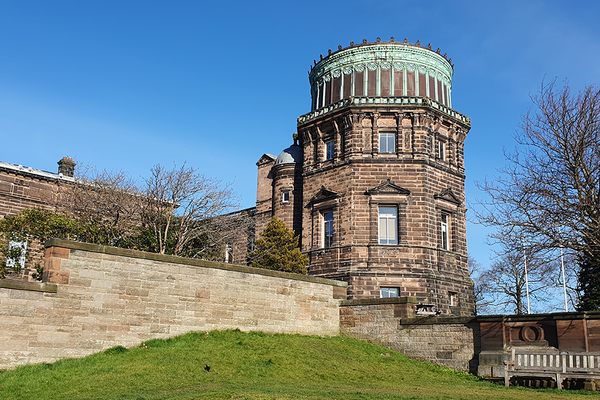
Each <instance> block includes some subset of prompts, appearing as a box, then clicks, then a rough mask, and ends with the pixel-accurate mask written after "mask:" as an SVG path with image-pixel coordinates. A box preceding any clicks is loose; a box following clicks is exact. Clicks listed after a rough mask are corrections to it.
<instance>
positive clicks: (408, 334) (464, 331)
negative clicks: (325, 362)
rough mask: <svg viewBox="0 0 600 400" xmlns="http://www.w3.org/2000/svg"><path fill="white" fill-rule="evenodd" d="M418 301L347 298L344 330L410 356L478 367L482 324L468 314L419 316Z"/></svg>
mask: <svg viewBox="0 0 600 400" xmlns="http://www.w3.org/2000/svg"><path fill="white" fill-rule="evenodd" d="M415 303H416V299H414V298H410V297H408V298H407V297H404V298H398V299H372V300H360V301H356V300H348V301H344V302H342V306H341V307H340V329H341V332H342V333H344V334H347V335H349V336H352V337H355V338H358V339H365V340H369V341H372V342H375V343H379V344H382V345H384V346H387V347H390V348H392V349H394V350H397V351H399V352H401V353H403V354H406V355H407V356H409V357H413V358H418V359H421V360H427V361H431V362H435V363H437V364H442V365H446V366H448V367H451V368H455V369H457V370H462V371H471V372H473V371H476V368H477V365H476V364H477V361H476V357H475V354H476V346H477V342H478V340H479V334H478V324H477V323H476V322H475V321H474V320H473V319H472V318H464V317H435V316H432V317H418V316H415V312H414V308H415Z"/></svg>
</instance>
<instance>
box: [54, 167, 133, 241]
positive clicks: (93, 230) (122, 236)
mask: <svg viewBox="0 0 600 400" xmlns="http://www.w3.org/2000/svg"><path fill="white" fill-rule="evenodd" d="M67 195H68V200H69V201H68V203H67V204H68V205H69V207H68V208H67V209H66V210H65V211H67V212H70V213H72V214H73V215H74V217H75V218H76V219H77V220H78V221H80V222H81V223H83V224H84V225H85V226H87V228H88V229H86V230H85V237H84V238H83V240H86V241H89V242H92V243H101V244H107V245H110V246H127V245H129V243H128V240H129V239H130V238H131V237H132V235H135V230H136V229H137V228H138V227H139V224H140V218H141V214H140V211H141V205H142V195H141V193H140V192H139V190H138V188H137V187H136V186H135V184H134V183H133V181H132V180H131V179H130V178H128V177H127V176H126V175H125V174H124V173H121V172H118V173H111V172H107V171H103V172H100V173H95V172H94V173H92V174H89V175H87V176H81V177H79V178H78V179H77V183H76V184H74V185H72V186H71V187H70V190H69V191H68V194H67Z"/></svg>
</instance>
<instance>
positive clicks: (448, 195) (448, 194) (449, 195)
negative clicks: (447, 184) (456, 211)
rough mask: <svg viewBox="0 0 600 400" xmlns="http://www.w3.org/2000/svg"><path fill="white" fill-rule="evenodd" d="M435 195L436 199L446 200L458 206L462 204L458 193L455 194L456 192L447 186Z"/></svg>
mask: <svg viewBox="0 0 600 400" xmlns="http://www.w3.org/2000/svg"><path fill="white" fill-rule="evenodd" d="M433 197H434V198H435V199H436V200H444V201H447V202H448V203H452V204H455V205H457V206H459V205H460V204H461V201H460V199H459V198H458V196H457V195H456V194H454V192H453V191H452V189H450V188H446V189H444V190H442V191H441V192H439V193H438V194H436V195H434V196H433Z"/></svg>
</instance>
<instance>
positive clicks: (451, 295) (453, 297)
mask: <svg viewBox="0 0 600 400" xmlns="http://www.w3.org/2000/svg"><path fill="white" fill-rule="evenodd" d="M448 303H449V304H450V307H456V306H458V293H456V292H448Z"/></svg>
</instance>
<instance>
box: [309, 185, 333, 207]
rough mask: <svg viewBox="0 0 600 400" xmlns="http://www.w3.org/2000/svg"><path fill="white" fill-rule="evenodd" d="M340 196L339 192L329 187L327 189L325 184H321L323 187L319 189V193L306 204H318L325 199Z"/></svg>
mask: <svg viewBox="0 0 600 400" xmlns="http://www.w3.org/2000/svg"><path fill="white" fill-rule="evenodd" d="M338 197H340V195H339V194H337V193H336V192H333V191H331V190H329V189H326V188H325V186H321V189H319V191H318V192H317V194H315V195H314V196H313V197H312V198H311V199H310V200H309V201H308V203H307V204H306V206H307V207H309V206H311V205H314V204H318V203H323V202H325V201H329V200H335V199H337V198H338Z"/></svg>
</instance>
